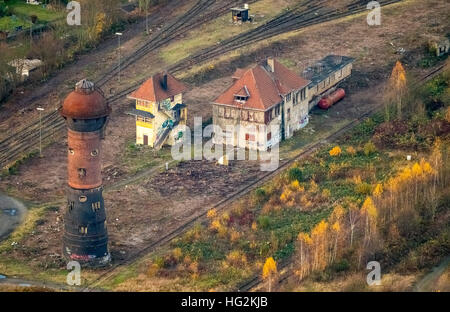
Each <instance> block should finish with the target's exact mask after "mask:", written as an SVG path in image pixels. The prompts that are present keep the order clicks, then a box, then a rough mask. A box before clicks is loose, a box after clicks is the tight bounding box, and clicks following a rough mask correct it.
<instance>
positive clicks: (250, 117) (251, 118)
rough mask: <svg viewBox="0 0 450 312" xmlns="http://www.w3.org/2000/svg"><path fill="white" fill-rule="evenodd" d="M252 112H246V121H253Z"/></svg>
mask: <svg viewBox="0 0 450 312" xmlns="http://www.w3.org/2000/svg"><path fill="white" fill-rule="evenodd" d="M254 114H255V113H254V112H248V121H253V120H254V117H255V116H254Z"/></svg>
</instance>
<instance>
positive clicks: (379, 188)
mask: <svg viewBox="0 0 450 312" xmlns="http://www.w3.org/2000/svg"><path fill="white" fill-rule="evenodd" d="M381 194H383V185H381V184H380V183H378V184H377V186H375V189H374V190H373V196H374V197H376V198H378V197H380V196H381Z"/></svg>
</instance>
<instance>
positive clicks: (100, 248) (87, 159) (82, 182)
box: [60, 80, 110, 266]
mask: <svg viewBox="0 0 450 312" xmlns="http://www.w3.org/2000/svg"><path fill="white" fill-rule="evenodd" d="M60 113H61V115H62V116H63V117H64V119H65V120H66V124H67V128H68V151H67V153H68V166H67V167H68V178H69V181H68V184H69V187H68V193H67V209H66V213H65V216H64V238H63V248H64V250H63V252H64V255H65V257H66V258H67V259H70V260H74V261H78V262H79V263H80V264H82V265H87V266H101V265H105V264H107V263H108V262H109V261H110V254H109V251H108V232H107V229H106V212H105V205H104V202H103V195H102V192H103V186H102V176H101V156H102V149H101V140H102V139H103V134H104V129H105V127H106V122H107V119H108V116H109V114H110V107H109V105H108V103H107V101H106V99H105V97H104V95H103V93H102V92H101V91H100V90H98V89H96V88H95V86H94V84H93V83H92V82H90V81H87V80H82V81H80V82H78V83H77V84H76V86H75V91H73V92H71V93H70V94H69V95H68V96H67V98H66V99H65V100H64V103H63V105H62V107H61V109H60Z"/></svg>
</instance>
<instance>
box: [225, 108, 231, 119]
mask: <svg viewBox="0 0 450 312" xmlns="http://www.w3.org/2000/svg"><path fill="white" fill-rule="evenodd" d="M230 114H231V110H230V109H229V108H225V118H230Z"/></svg>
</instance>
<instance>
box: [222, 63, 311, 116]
mask: <svg viewBox="0 0 450 312" xmlns="http://www.w3.org/2000/svg"><path fill="white" fill-rule="evenodd" d="M237 75H238V76H240V77H239V78H237V79H238V80H237V81H236V82H235V83H234V84H233V85H232V86H231V87H230V88H228V89H227V90H226V91H225V92H224V93H223V94H222V95H220V96H219V97H218V98H217V99H216V100H215V101H214V103H215V104H222V105H231V106H238V107H243V108H249V109H258V110H264V111H265V110H267V109H269V108H271V107H272V106H274V105H276V104H278V103H280V102H281V101H282V96H284V95H286V94H287V93H289V92H292V91H294V90H298V89H301V88H302V87H305V86H307V85H308V84H309V81H308V80H305V79H303V78H301V77H299V76H297V75H296V74H295V73H294V72H292V71H291V70H289V69H288V68H286V67H285V66H283V65H282V64H280V63H279V62H277V61H276V60H274V71H273V72H272V71H271V70H270V68H269V67H268V66H267V65H257V66H255V67H253V68H251V69H248V70H247V71H245V72H244V73H242V74H241V72H238V71H236V73H235V74H234V75H233V76H237ZM244 87H246V88H247V90H248V93H249V94H250V97H249V98H248V100H247V101H246V102H245V103H241V102H237V101H235V95H240V94H241V93H242V92H243V89H244Z"/></svg>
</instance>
